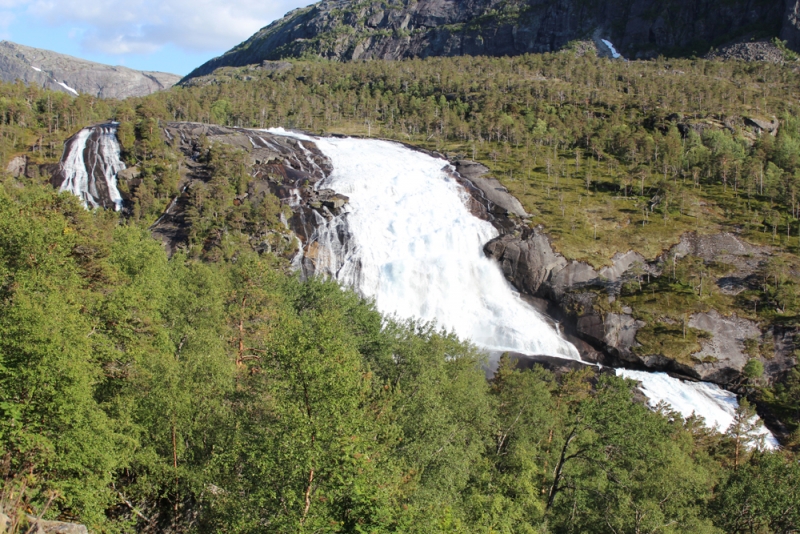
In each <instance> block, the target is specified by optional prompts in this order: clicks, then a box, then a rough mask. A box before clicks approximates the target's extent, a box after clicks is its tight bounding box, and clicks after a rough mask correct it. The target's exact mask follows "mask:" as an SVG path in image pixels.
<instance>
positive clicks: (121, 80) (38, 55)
mask: <svg viewBox="0 0 800 534" xmlns="http://www.w3.org/2000/svg"><path fill="white" fill-rule="evenodd" d="M0 79H2V80H3V81H6V82H14V81H16V80H22V81H23V82H24V83H26V84H35V85H38V86H40V87H45V88H47V89H51V90H53V91H61V92H64V93H68V94H71V95H74V96H77V95H78V94H82V93H85V94H89V95H93V96H97V97H100V98H119V99H121V98H128V97H131V96H146V95H149V94H151V93H154V92H156V91H161V90H163V89H168V88H170V87H172V86H173V85H175V84H176V83H177V82H178V81H179V80H180V76H177V75H175V74H167V73H164V72H143V71H137V70H131V69H128V68H125V67H111V66H109V65H102V64H100V63H93V62H91V61H86V60H84V59H78V58H74V57H70V56H66V55H63V54H57V53H55V52H51V51H49V50H40V49H38V48H31V47H29V46H23V45H19V44H16V43H11V42H9V41H0Z"/></svg>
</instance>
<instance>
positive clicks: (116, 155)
mask: <svg viewBox="0 0 800 534" xmlns="http://www.w3.org/2000/svg"><path fill="white" fill-rule="evenodd" d="M87 149H88V151H87ZM65 150H66V152H65V154H64V157H63V158H62V160H61V172H62V174H63V176H64V181H63V182H62V183H61V191H69V192H71V193H72V194H74V195H75V196H77V197H79V198H80V199H81V200H82V201H83V204H84V206H86V207H87V208H90V207H91V208H97V207H99V206H100V205H102V202H103V198H102V197H103V196H104V195H103V191H101V190H100V189H98V187H97V183H96V180H97V179H98V178H100V179H101V180H102V181H103V184H104V186H105V187H104V188H103V189H105V190H106V191H107V195H108V200H110V201H111V203H112V204H113V205H114V210H115V211H119V210H120V209H121V208H122V196H121V195H120V193H119V189H117V174H118V173H119V171H121V170H122V169H124V168H125V164H124V163H123V162H122V160H121V159H120V146H119V142H118V141H117V127H116V125H114V124H106V125H103V126H93V127H90V128H84V129H83V130H81V131H80V132H78V133H77V134H76V136H75V138H74V139H73V140H71V141H70V142H69V144H68V145H67V147H66V149H65ZM87 154H88V155H89V156H90V159H89V161H86V155H87Z"/></svg>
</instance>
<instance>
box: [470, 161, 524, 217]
mask: <svg viewBox="0 0 800 534" xmlns="http://www.w3.org/2000/svg"><path fill="white" fill-rule="evenodd" d="M455 168H456V171H457V172H458V174H460V175H461V176H463V177H464V178H466V179H468V180H469V181H470V182H472V183H473V184H474V185H475V187H477V188H478V189H480V190H481V192H482V193H483V196H484V197H486V200H488V201H489V202H491V203H492V204H493V206H492V211H494V212H495V213H498V214H508V213H510V214H512V215H516V216H517V217H528V216H529V215H528V213H527V212H526V211H525V208H523V207H522V204H520V202H519V200H517V198H516V197H514V196H513V195H511V194H510V193H509V192H508V189H506V188H505V187H503V185H502V184H501V183H500V182H499V181H498V180H497V179H496V178H492V177H489V176H486V175H487V174H488V173H489V169H488V168H487V167H486V166H484V165H482V164H480V163H477V162H475V161H469V160H458V161H456V162H455Z"/></svg>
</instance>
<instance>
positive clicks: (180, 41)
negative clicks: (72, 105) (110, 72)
mask: <svg viewBox="0 0 800 534" xmlns="http://www.w3.org/2000/svg"><path fill="white" fill-rule="evenodd" d="M312 3H314V2H313V0H232V1H231V0H0V39H5V40H8V41H13V42H15V43H19V44H23V45H27V46H33V47H36V48H44V49H47V50H53V51H55V52H60V53H62V54H69V55H71V56H76V57H80V58H84V59H88V60H90V61H97V62H98V63H106V64H110V65H124V66H126V67H130V68H132V69H137V70H157V71H163V72H172V73H174V74H182V75H183V74H188V73H189V72H190V71H191V70H192V69H194V68H195V67H198V66H200V65H201V64H203V63H204V62H206V61H208V60H209V59H211V58H213V57H216V56H218V55H220V54H222V53H223V52H225V51H227V50H229V49H231V48H233V47H234V46H236V45H237V44H239V43H241V42H242V41H244V40H245V39H247V38H248V37H250V36H251V35H253V34H254V33H255V32H257V31H258V30H259V29H261V28H263V27H264V26H266V25H267V24H269V23H270V22H272V21H273V20H275V19H278V18H280V17H282V16H283V15H284V14H286V13H287V12H289V11H291V10H292V9H295V8H298V7H305V6H307V5H310V4H312Z"/></svg>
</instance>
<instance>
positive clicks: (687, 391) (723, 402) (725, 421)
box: [616, 369, 780, 449]
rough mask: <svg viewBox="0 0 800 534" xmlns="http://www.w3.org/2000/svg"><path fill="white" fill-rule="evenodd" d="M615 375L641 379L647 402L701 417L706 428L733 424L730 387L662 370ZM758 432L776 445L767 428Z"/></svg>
mask: <svg viewBox="0 0 800 534" xmlns="http://www.w3.org/2000/svg"><path fill="white" fill-rule="evenodd" d="M616 373H617V376H622V377H625V378H630V379H632V380H636V381H637V382H640V383H641V386H640V389H641V390H642V393H644V394H645V396H646V397H647V399H648V401H649V403H650V406H652V407H655V406H656V405H658V403H659V402H662V401H663V402H666V403H667V404H669V405H670V406H671V407H672V409H673V410H675V411H676V412H678V413H680V414H681V415H682V416H683V417H689V416H691V415H692V414H694V415H697V416H699V417H702V418H703V419H705V422H706V425H707V426H708V427H709V428H715V429H716V430H717V431H719V432H723V433H724V432H725V431H727V430H728V428H730V426H731V425H732V424H733V419H734V416H735V415H736V409H737V408H738V407H739V403H738V401H737V400H736V395H734V394H733V393H731V392H730V391H725V390H724V389H722V388H720V387H719V386H716V385H714V384H708V383H706V382H688V381H683V380H678V379H677V378H673V377H671V376H669V375H668V374H666V373H648V372H645V371H631V370H628V369H617V370H616ZM759 433H760V435H763V436H764V446H765V447H766V448H768V449H776V448H778V447H779V446H780V444H779V443H778V440H777V439H775V436H773V435H772V434H771V433H770V432H769V430H767V429H766V428H764V427H763V426H762V427H761V430H760V432H759Z"/></svg>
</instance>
